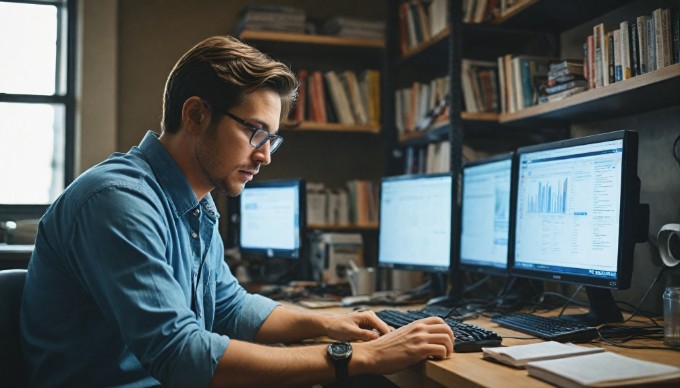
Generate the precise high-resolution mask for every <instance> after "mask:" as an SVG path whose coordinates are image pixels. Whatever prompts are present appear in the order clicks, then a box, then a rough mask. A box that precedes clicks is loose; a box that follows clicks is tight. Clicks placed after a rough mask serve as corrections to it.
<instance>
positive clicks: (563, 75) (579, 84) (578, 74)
mask: <svg viewBox="0 0 680 388" xmlns="http://www.w3.org/2000/svg"><path fill="white" fill-rule="evenodd" d="M586 89H588V81H586V79H585V77H584V76H583V61H582V60H580V59H565V60H562V61H559V62H557V63H552V64H550V68H549V70H548V84H547V86H546V88H545V94H543V95H542V96H541V97H539V99H538V103H539V104H543V103H546V102H551V101H559V100H561V99H563V98H565V97H568V96H571V95H574V94H576V93H580V92H582V91H584V90H586Z"/></svg>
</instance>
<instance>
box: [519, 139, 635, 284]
mask: <svg viewBox="0 0 680 388" xmlns="http://www.w3.org/2000/svg"><path fill="white" fill-rule="evenodd" d="M612 140H622V141H623V143H622V147H623V152H622V156H621V163H622V169H621V193H620V195H621V197H620V205H619V212H620V213H619V242H618V253H617V272H616V279H614V280H611V279H605V278H600V277H590V276H586V275H580V274H565V273H556V272H553V271H543V270H537V269H527V268H518V267H516V266H515V248H516V247H515V238H516V229H517V220H518V218H517V214H516V211H517V206H518V196H517V191H518V189H519V170H520V160H521V156H522V155H523V154H527V153H533V152H537V151H545V150H552V149H559V148H567V147H573V146H580V145H587V144H594V143H602V142H607V141H612ZM515 158H516V160H515V166H516V168H515V170H514V171H515V174H516V175H515V176H514V177H513V181H514V182H515V197H514V200H513V206H512V208H513V209H514V211H515V213H514V214H513V222H512V225H511V230H512V241H511V244H510V248H511V249H512V251H511V255H510V274H511V275H512V276H517V277H524V278H532V279H539V280H545V281H555V282H560V283H568V284H576V285H584V286H593V287H600V288H607V289H618V290H625V289H628V288H629V287H630V283H631V279H632V273H633V252H634V248H635V243H636V225H635V224H636V218H637V213H638V207H639V202H640V181H639V179H638V177H637V160H638V134H637V132H633V131H630V130H622V131H616V132H609V133H602V134H597V135H591V136H585V137H579V138H571V139H565V140H560V141H556V142H551V143H546V144H539V145H533V146H526V147H521V148H518V149H517V152H516V155H515Z"/></svg>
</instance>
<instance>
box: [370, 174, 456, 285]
mask: <svg viewBox="0 0 680 388" xmlns="http://www.w3.org/2000/svg"><path fill="white" fill-rule="evenodd" d="M441 177H448V178H450V179H451V188H452V191H453V175H452V174H451V173H434V174H406V175H393V176H387V177H382V179H381V181H380V205H381V206H380V214H379V219H380V220H381V221H382V211H383V209H382V200H383V194H384V190H383V185H384V184H385V183H386V182H395V181H405V180H420V179H434V178H441ZM453 198H454V196H453V195H451V207H450V209H451V214H450V217H449V219H450V220H453V216H454V213H453V206H454V204H455V202H454V200H453ZM381 225H382V222H379V226H378V244H377V248H378V257H377V264H378V267H379V268H386V269H397V270H405V271H420V272H427V273H432V274H445V275H448V274H449V271H450V270H451V267H452V252H451V251H452V248H453V239H451V241H450V243H449V264H448V265H447V266H446V267H443V266H433V265H418V264H403V263H385V262H383V261H381V260H380V241H381V238H380V237H381V233H382V232H383V229H382V227H381Z"/></svg>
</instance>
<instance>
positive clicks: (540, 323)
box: [491, 314, 598, 343]
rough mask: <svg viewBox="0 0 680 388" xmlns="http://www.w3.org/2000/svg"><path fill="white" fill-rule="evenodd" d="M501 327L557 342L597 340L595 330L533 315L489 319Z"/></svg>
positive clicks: (573, 322)
mask: <svg viewBox="0 0 680 388" xmlns="http://www.w3.org/2000/svg"><path fill="white" fill-rule="evenodd" d="M491 321H492V322H496V323H498V324H499V325H501V326H504V327H507V328H510V329H513V330H517V331H521V332H522V333H526V334H531V335H533V336H534V337H539V338H543V339H546V340H551V341H557V342H580V343H583V342H590V341H592V340H593V339H595V338H597V337H598V335H597V329H596V328H594V327H592V326H588V325H586V324H584V323H580V322H577V321H571V320H568V319H564V318H547V317H542V316H539V315H533V314H507V315H498V316H496V317H493V318H491Z"/></svg>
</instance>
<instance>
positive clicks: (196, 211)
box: [194, 209, 201, 217]
mask: <svg viewBox="0 0 680 388" xmlns="http://www.w3.org/2000/svg"><path fill="white" fill-rule="evenodd" d="M199 214H201V211H200V210H198V209H194V215H195V216H196V217H198V215H199Z"/></svg>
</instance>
